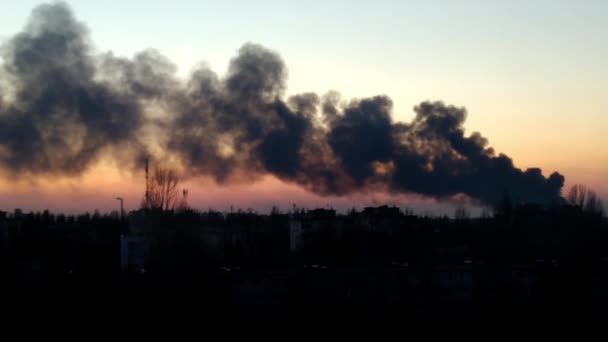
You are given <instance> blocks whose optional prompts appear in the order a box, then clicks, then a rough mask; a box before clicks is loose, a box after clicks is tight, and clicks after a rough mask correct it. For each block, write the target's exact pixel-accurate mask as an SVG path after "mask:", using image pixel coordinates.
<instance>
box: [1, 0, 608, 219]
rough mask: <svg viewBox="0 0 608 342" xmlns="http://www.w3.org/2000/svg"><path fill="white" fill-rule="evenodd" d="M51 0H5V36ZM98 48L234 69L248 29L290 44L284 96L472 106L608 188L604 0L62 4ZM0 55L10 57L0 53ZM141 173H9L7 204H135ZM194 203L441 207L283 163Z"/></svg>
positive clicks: (475, 125) (514, 139)
mask: <svg viewBox="0 0 608 342" xmlns="http://www.w3.org/2000/svg"><path fill="white" fill-rule="evenodd" d="M40 3H41V1H32V0H20V1H5V3H3V4H2V6H1V8H2V12H3V18H2V20H0V42H3V41H6V40H8V39H10V38H11V37H12V36H13V35H15V34H17V33H18V32H20V31H21V30H22V28H23V26H24V25H25V23H26V22H27V20H28V17H29V15H30V12H31V10H32V9H33V8H34V7H36V6H37V5H39V4H40ZM67 3H68V4H69V5H70V7H71V8H72V10H73V12H74V14H75V16H76V18H77V19H78V20H80V21H82V22H84V23H85V24H86V25H87V26H88V28H89V31H90V37H91V40H92V42H93V44H94V47H95V48H96V49H97V50H99V51H112V52H113V53H114V54H115V55H118V56H124V57H129V58H130V57H132V56H133V55H134V54H135V53H137V52H138V51H142V50H144V49H147V48H155V49H158V50H159V51H160V52H161V53H163V54H164V55H166V56H167V57H168V58H169V59H170V60H172V61H173V62H174V63H176V64H177V66H178V68H179V70H178V74H179V75H180V76H181V77H183V78H184V79H185V78H186V77H187V76H188V75H189V73H190V71H191V70H192V69H193V68H194V67H195V66H196V65H198V64H199V63H201V62H205V63H207V64H208V65H209V66H210V67H211V68H212V69H213V70H214V71H216V72H217V73H218V74H219V75H223V74H224V73H225V71H226V69H227V67H228V63H229V62H230V60H231V58H233V57H234V55H235V54H236V51H237V50H238V49H239V48H240V47H241V46H242V45H243V44H244V43H246V42H254V43H259V44H261V45H263V46H265V47H267V48H269V49H271V50H273V51H276V52H277V53H279V54H280V55H281V57H282V58H283V60H284V62H285V64H286V66H287V68H288V71H289V78H288V90H287V93H288V94H296V93H301V92H307V91H313V92H317V93H321V94H322V93H325V92H327V91H329V90H334V89H335V90H338V91H339V92H340V93H341V94H342V96H343V98H361V97H368V96H373V95H378V94H386V95H388V96H390V97H391V98H392V100H393V102H394V109H393V115H394V118H395V119H396V120H397V121H404V122H409V121H410V120H411V119H412V118H413V115H414V112H413V110H412V108H413V107H414V106H415V105H417V104H418V103H420V102H421V101H425V100H432V101H435V100H441V101H444V102H445V103H447V104H453V105H456V106H463V107H466V108H467V111H468V117H467V121H466V123H465V127H466V133H467V134H470V133H472V132H477V131H478V132H481V133H482V135H483V136H484V137H486V138H488V139H489V145H490V146H492V147H494V149H495V150H496V151H498V152H502V153H505V154H507V155H509V156H510V157H511V158H513V161H514V163H515V166H517V167H519V168H524V169H525V168H527V167H540V168H542V170H543V174H544V175H545V176H548V175H549V174H551V173H552V172H554V171H558V172H560V173H561V174H563V175H564V176H565V177H566V184H565V186H564V192H567V190H568V189H569V188H570V186H571V185H572V184H575V183H584V184H587V185H588V186H589V187H591V188H593V189H595V190H596V191H597V192H598V194H599V195H600V196H601V197H603V198H604V199H608V138H607V132H608V65H607V61H608V44H607V42H608V20H606V18H608V1H603V0H597V1H592V0H587V1H574V0H571V1H541V0H537V1H519V0H514V1H425V2H420V1H384V0H375V1H352V0H351V1H313V0H310V1H285V0H283V1H194V0H192V1H186V0H172V1H140V0H131V1H118V0H105V1H98V0H72V1H68V2H67ZM0 61H1V60H0ZM143 179H144V178H143V172H142V173H140V174H130V173H129V172H127V171H125V170H121V169H120V167H119V165H116V162H114V161H108V160H100V161H98V162H97V163H96V164H95V165H94V166H93V167H92V168H91V169H90V170H89V171H88V172H86V173H85V174H84V175H82V176H81V177H70V178H63V179H52V180H50V179H49V180H45V179H42V180H37V181H33V180H31V179H9V177H5V178H4V179H2V178H0V210H13V208H17V207H21V208H23V209H25V210H41V209H45V208H50V209H52V210H54V211H68V212H80V211H87V210H88V211H92V210H95V209H96V208H98V209H100V210H102V211H107V210H114V209H115V208H116V207H117V201H116V200H114V197H115V196H122V197H124V198H125V200H126V202H125V205H126V207H127V208H128V209H134V208H136V207H137V205H138V204H139V201H140V200H141V198H142V195H143V191H144V182H143ZM183 186H184V187H187V188H188V189H189V192H190V203H191V205H192V206H193V207H196V208H201V209H206V208H214V209H218V210H227V209H228V208H229V207H230V205H231V204H232V205H234V207H235V208H236V207H241V208H244V209H246V208H254V209H256V210H268V208H270V207H271V206H272V205H273V204H277V205H280V206H281V207H283V208H284V209H288V208H291V205H292V204H293V203H295V204H297V205H299V206H308V207H316V206H326V205H332V206H334V207H338V208H347V207H351V206H358V207H361V206H364V205H369V204H379V203H385V202H388V203H394V204H398V205H400V206H402V207H403V206H411V207H414V208H417V209H418V210H421V211H422V210H439V211H441V210H443V209H445V208H446V206H449V205H447V204H438V203H435V202H434V201H431V200H428V199H425V198H422V197H420V196H410V195H403V196H399V197H393V198H391V197H388V196H387V195H382V194H361V195H355V196H351V197H347V198H339V197H335V196H334V197H329V198H324V197H320V196H317V195H313V194H310V193H307V192H306V191H304V190H302V189H300V188H298V187H297V186H296V185H293V184H284V183H282V182H280V181H278V180H277V179H274V178H273V177H272V176H268V177H266V178H264V179H263V180H262V181H259V182H257V183H254V184H252V185H231V186H226V187H222V186H218V185H215V184H213V182H211V181H210V180H209V179H198V180H190V181H188V182H186V183H185V184H184V185H183Z"/></svg>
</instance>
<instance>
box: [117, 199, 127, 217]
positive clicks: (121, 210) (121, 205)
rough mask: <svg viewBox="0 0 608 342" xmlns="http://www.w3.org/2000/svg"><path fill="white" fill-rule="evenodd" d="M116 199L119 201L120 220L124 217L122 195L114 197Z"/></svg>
mask: <svg viewBox="0 0 608 342" xmlns="http://www.w3.org/2000/svg"><path fill="white" fill-rule="evenodd" d="M116 199H117V200H119V201H120V220H121V221H122V220H123V219H124V217H125V210H124V207H123V202H124V201H123V199H122V197H116Z"/></svg>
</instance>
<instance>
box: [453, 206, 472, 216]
mask: <svg viewBox="0 0 608 342" xmlns="http://www.w3.org/2000/svg"><path fill="white" fill-rule="evenodd" d="M470 216H471V215H470V213H469V211H468V210H467V208H465V207H464V206H463V205H459V206H458V208H456V212H455V213H454V218H455V219H457V220H464V219H468V218H469V217H470Z"/></svg>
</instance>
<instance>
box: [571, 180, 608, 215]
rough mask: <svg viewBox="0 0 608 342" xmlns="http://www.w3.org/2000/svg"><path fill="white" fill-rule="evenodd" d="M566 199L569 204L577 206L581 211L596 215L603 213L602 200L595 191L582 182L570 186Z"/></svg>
mask: <svg viewBox="0 0 608 342" xmlns="http://www.w3.org/2000/svg"><path fill="white" fill-rule="evenodd" d="M567 200H568V203H569V204H570V205H573V206H575V207H578V208H579V209H580V210H582V211H583V212H586V213H589V214H598V215H603V213H604V207H603V203H602V200H601V199H599V198H598V197H597V194H596V193H595V191H593V190H591V189H589V188H588V187H586V186H585V185H583V184H576V185H574V186H572V188H570V193H568V198H567Z"/></svg>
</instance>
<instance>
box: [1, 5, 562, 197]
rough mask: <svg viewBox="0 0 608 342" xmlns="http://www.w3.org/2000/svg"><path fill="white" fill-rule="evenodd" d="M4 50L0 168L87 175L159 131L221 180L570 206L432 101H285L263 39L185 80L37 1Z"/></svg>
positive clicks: (553, 184) (162, 152)
mask: <svg viewBox="0 0 608 342" xmlns="http://www.w3.org/2000/svg"><path fill="white" fill-rule="evenodd" d="M1 52H2V57H3V59H4V63H3V64H2V68H1V70H2V71H1V75H0V77H1V78H2V82H0V84H2V85H3V86H2V87H1V88H0V166H1V167H2V168H3V169H5V170H7V171H9V172H10V173H12V174H21V175H23V174H28V175H30V176H37V175H46V176H48V175H50V176H56V175H77V174H80V173H82V172H84V171H85V170H86V169H87V167H89V166H90V165H91V164H92V163H94V162H95V161H96V160H98V159H99V158H100V157H102V156H108V155H113V156H118V158H123V157H125V156H128V157H129V159H130V161H131V162H132V163H133V164H136V163H137V161H138V160H140V159H141V156H142V155H144V154H148V153H151V152H149V151H148V150H147V149H144V148H142V146H147V145H149V143H148V142H144V141H143V140H144V139H142V136H145V134H142V132H144V131H145V130H146V129H147V128H150V127H153V130H152V132H154V137H153V138H154V140H155V143H156V144H157V145H158V147H159V148H158V151H157V152H156V153H155V154H156V158H170V159H172V160H177V161H179V163H180V166H181V168H182V169H184V170H185V173H186V174H187V175H190V176H193V177H196V176H211V177H213V178H214V179H215V180H216V181H217V182H218V183H221V184H226V183H231V182H251V181H254V180H256V179H258V178H260V177H262V176H264V175H267V174H272V175H274V176H276V177H278V178H280V179H282V180H284V181H286V182H291V183H296V184H299V185H300V186H302V187H304V188H306V189H308V190H309V191H312V192H315V193H318V194H321V195H348V194H350V193H355V192H365V191H386V192H392V193H409V192H415V193H419V194H423V195H427V196H432V197H436V198H447V197H450V196H453V195H456V194H465V195H467V196H469V197H471V198H473V199H476V200H478V201H481V202H484V203H487V204H496V203H498V201H499V200H500V199H501V198H502V196H504V194H505V193H508V194H509V195H510V196H511V197H512V198H514V199H516V200H518V201H526V202H535V203H547V202H551V201H560V200H561V188H562V186H563V184H564V177H563V176H561V175H560V174H558V173H554V174H552V175H551V176H549V177H548V178H546V177H544V176H543V175H542V172H541V170H540V169H536V168H532V169H527V170H525V171H523V170H520V169H518V168H516V167H514V165H513V162H512V160H511V159H510V158H509V157H507V156H506V155H503V154H499V155H496V154H495V152H494V150H493V149H492V148H490V147H488V141H487V139H486V138H484V137H483V136H482V135H481V134H479V133H473V134H471V135H469V136H466V135H465V133H464V122H465V120H466V116H467V112H466V110H465V109H464V108H458V107H454V106H448V105H445V104H443V103H441V102H423V103H421V104H419V105H418V106H416V107H415V108H414V111H415V113H416V116H415V118H414V119H413V121H412V122H410V123H400V122H394V121H393V119H392V101H391V99H390V98H388V97H387V96H375V97H372V98H366V99H358V100H351V101H350V102H346V101H342V100H341V98H340V95H339V93H337V92H331V93H329V94H326V95H323V96H319V95H317V94H314V93H306V94H300V95H295V96H291V97H289V98H287V99H285V89H286V83H287V82H286V80H287V70H286V67H285V64H284V62H283V60H282V59H281V58H280V56H279V55H278V54H277V53H275V52H273V51H271V50H268V49H266V48H264V47H262V46H260V45H256V44H250V43H248V44H245V45H244V46H243V47H241V49H240V50H239V51H238V53H237V56H236V57H235V58H234V59H232V60H231V62H230V66H229V70H228V73H227V75H225V76H223V77H220V76H218V75H217V74H215V73H214V72H213V71H211V70H209V69H208V68H206V67H204V66H201V67H199V68H198V69H197V70H195V71H194V72H193V73H192V74H191V76H190V77H189V79H188V80H187V81H186V82H183V81H181V80H179V79H178V78H177V77H176V76H175V71H176V67H175V65H174V64H173V63H172V62H171V61H169V60H168V59H167V58H166V57H164V56H162V55H161V54H160V53H159V52H157V51H155V50H147V51H144V52H142V53H139V54H137V55H136V56H135V57H134V58H133V59H126V58H117V57H115V56H113V55H112V54H110V53H97V52H96V51H94V49H93V48H92V47H91V44H90V42H89V38H88V32H87V29H86V28H85V26H84V25H83V24H81V23H79V22H78V21H76V20H75V19H74V17H73V15H72V13H71V11H70V9H69V8H68V7H67V6H66V5H65V4H61V3H59V4H53V5H42V6H40V7H38V8H36V9H35V10H34V12H33V14H32V17H31V18H30V21H29V23H28V24H27V25H26V27H25V29H24V31H23V32H22V33H20V34H18V35H16V36H15V37H13V38H12V39H10V40H9V41H8V42H7V43H6V44H5V45H4V46H3V47H2V50H1ZM3 94H4V95H3ZM2 95H3V96H2ZM158 113H160V115H159V114H158Z"/></svg>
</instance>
